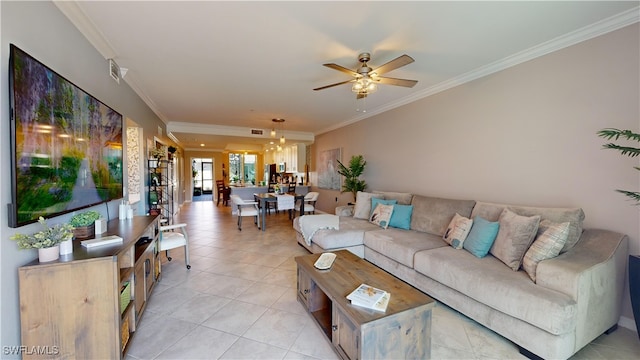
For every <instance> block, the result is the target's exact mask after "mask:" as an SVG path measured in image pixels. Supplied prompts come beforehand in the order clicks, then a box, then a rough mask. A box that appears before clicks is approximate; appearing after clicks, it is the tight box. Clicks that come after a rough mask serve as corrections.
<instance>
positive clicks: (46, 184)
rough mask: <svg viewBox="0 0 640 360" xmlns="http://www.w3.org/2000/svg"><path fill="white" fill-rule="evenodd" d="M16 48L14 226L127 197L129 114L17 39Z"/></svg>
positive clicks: (12, 88) (12, 83) (12, 79)
mask: <svg viewBox="0 0 640 360" xmlns="http://www.w3.org/2000/svg"><path fill="white" fill-rule="evenodd" d="M10 50H11V52H10V61H9V73H10V74H9V101H10V107H11V109H10V111H11V117H10V120H11V134H10V135H11V139H10V140H11V150H12V157H11V158H12V204H10V211H9V226H12V227H18V226H22V225H26V224H28V223H31V222H35V221H37V220H38V217H40V216H43V217H52V216H55V215H60V214H63V213H67V212H71V211H74V210H78V209H81V208H85V207H89V206H92V205H96V204H99V203H101V202H105V201H110V200H113V199H118V198H122V187H123V179H122V161H123V160H122V155H123V152H122V115H121V114H120V113H118V112H117V111H115V110H113V109H112V108H110V107H109V106H107V105H105V104H104V103H102V102H100V101H99V100H98V99H96V98H94V97H93V96H91V95H89V94H88V93H86V92H85V91H83V90H82V89H80V88H79V87H77V86H76V85H74V84H73V83H71V82H70V81H68V80H66V79H65V78H64V77H62V76H60V75H58V74H57V73H56V72H54V71H53V70H51V69H49V68H48V67H47V66H45V65H44V64H42V63H41V62H39V61H38V60H36V59H35V58H33V57H31V56H30V55H28V54H27V53H25V52H24V51H22V50H20V49H19V48H17V47H16V46H14V45H11V49H10Z"/></svg>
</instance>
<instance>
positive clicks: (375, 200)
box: [369, 197, 398, 217]
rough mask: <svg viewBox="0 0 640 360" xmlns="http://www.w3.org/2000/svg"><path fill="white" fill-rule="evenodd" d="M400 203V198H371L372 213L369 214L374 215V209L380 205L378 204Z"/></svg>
mask: <svg viewBox="0 0 640 360" xmlns="http://www.w3.org/2000/svg"><path fill="white" fill-rule="evenodd" d="M397 203H398V200H384V199H379V198H375V197H374V198H371V213H370V214H369V217H371V215H373V209H375V208H376V206H378V204H383V205H395V204H397Z"/></svg>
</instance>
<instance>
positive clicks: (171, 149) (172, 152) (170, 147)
mask: <svg viewBox="0 0 640 360" xmlns="http://www.w3.org/2000/svg"><path fill="white" fill-rule="evenodd" d="M176 151H178V148H177V147H175V146H173V145H169V147H168V148H167V152H168V153H169V160H173V154H175V152H176Z"/></svg>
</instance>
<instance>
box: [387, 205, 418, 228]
mask: <svg viewBox="0 0 640 360" xmlns="http://www.w3.org/2000/svg"><path fill="white" fill-rule="evenodd" d="M412 213H413V205H398V204H395V205H393V213H391V220H389V226H391V227H394V228H398V229H405V230H409V229H410V228H411V214H412Z"/></svg>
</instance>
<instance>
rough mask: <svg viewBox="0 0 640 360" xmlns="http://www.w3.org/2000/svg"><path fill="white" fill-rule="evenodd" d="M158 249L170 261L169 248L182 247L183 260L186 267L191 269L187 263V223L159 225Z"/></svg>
mask: <svg viewBox="0 0 640 360" xmlns="http://www.w3.org/2000/svg"><path fill="white" fill-rule="evenodd" d="M159 245H160V246H159V249H158V250H159V251H164V252H165V254H166V255H167V260H169V261H171V260H172V258H171V256H169V250H173V249H176V248H179V247H184V262H185V265H187V269H191V265H190V263H189V235H187V224H173V225H161V226H160V240H159Z"/></svg>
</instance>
